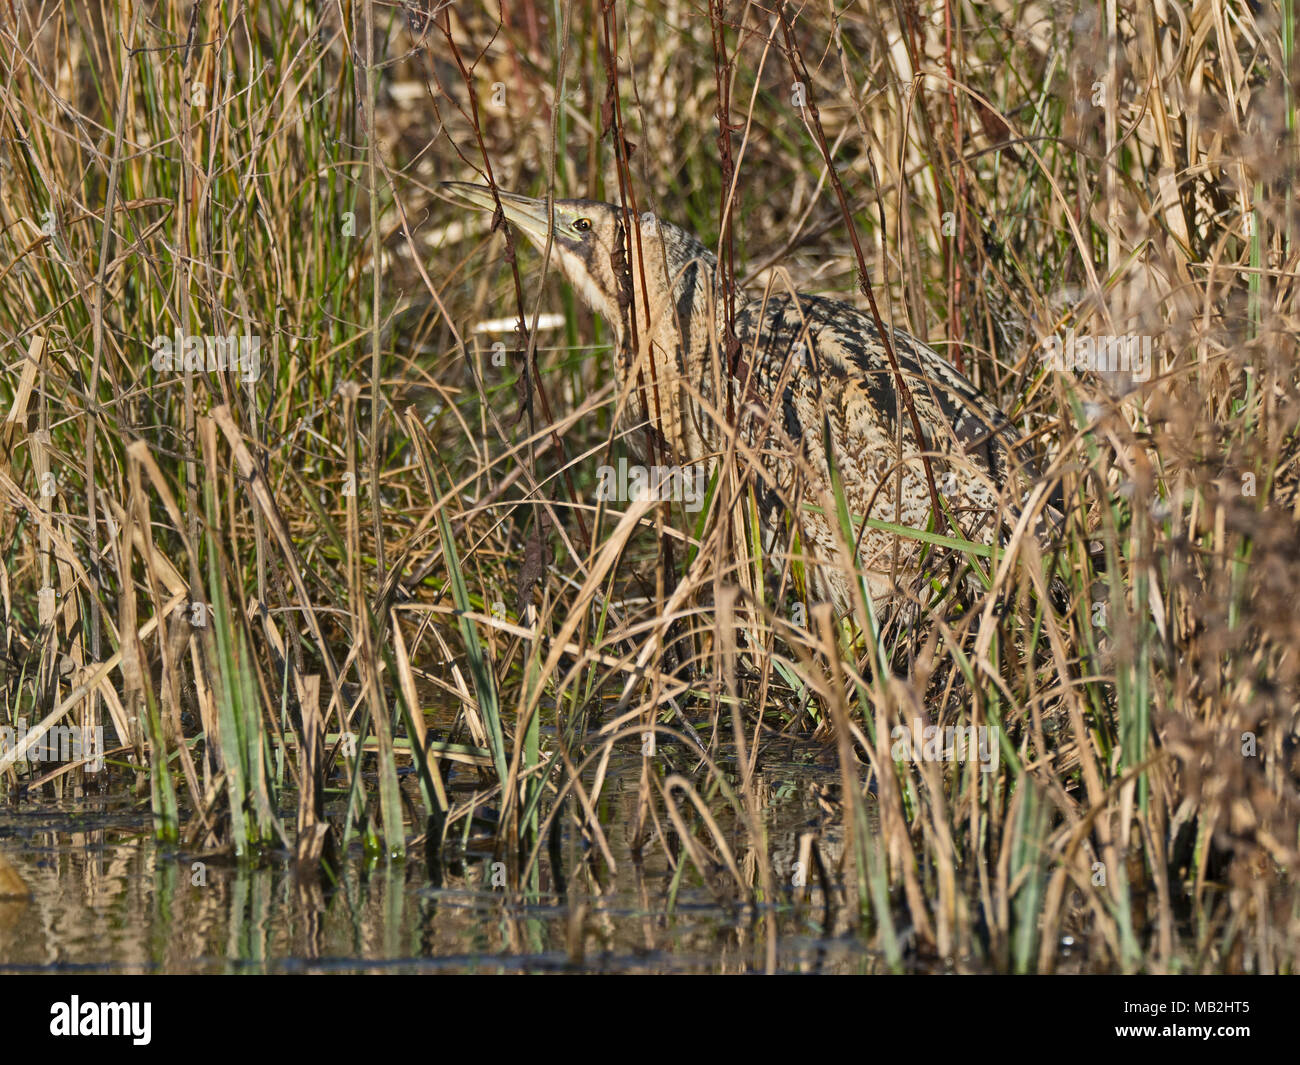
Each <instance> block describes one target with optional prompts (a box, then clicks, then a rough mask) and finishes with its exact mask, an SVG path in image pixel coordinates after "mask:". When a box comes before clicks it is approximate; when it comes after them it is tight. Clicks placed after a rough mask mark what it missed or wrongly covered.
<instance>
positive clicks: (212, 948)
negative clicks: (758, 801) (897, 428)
mask: <svg viewBox="0 0 1300 1065" xmlns="http://www.w3.org/2000/svg"><path fill="white" fill-rule="evenodd" d="M641 768H642V767H641V760H640V758H639V757H633V756H632V755H628V756H626V757H623V756H621V755H620V756H619V757H617V758H616V759H615V760H614V761H613V762H611V765H610V768H609V776H608V779H607V783H606V785H605V793H604V796H603V798H602V802H601V804H600V809H601V819H602V826H603V829H604V832H605V835H606V838H607V840H608V843H609V846H610V849H611V852H612V853H613V856H614V858H615V863H616V871H613V872H610V871H609V870H608V869H606V868H604V865H603V863H601V869H600V872H599V873H598V874H592V875H581V876H577V877H572V878H570V879H568V880H567V886H566V888H565V890H563V891H560V890H557V889H556V887H555V882H554V878H553V877H552V876H550V875H549V874H545V875H543V877H542V879H541V880H540V881H539V886H538V889H537V890H536V891H535V892H531V893H521V894H515V895H513V896H512V895H508V894H507V892H506V891H505V890H503V889H501V888H494V887H492V881H493V872H494V867H493V855H492V853H491V852H490V850H489V849H488V848H486V847H484V848H483V849H482V852H481V853H480V852H478V851H476V849H475V843H474V842H473V840H471V841H470V842H469V843H468V844H461V843H460V842H458V843H457V844H456V845H455V846H454V847H452V846H449V847H448V848H447V850H446V851H445V853H444V859H443V860H442V861H441V862H439V863H438V866H437V867H435V868H433V869H431V867H430V865H429V863H428V862H427V861H426V858H425V856H424V854H423V852H422V848H420V847H419V846H416V847H413V848H412V849H411V853H410V855H409V856H408V858H407V859H406V860H404V861H390V860H388V859H386V858H382V857H381V858H378V859H373V858H371V859H367V858H366V857H365V856H364V854H363V853H362V851H361V848H360V847H359V845H357V844H355V843H354V844H353V845H352V847H351V848H350V850H349V856H348V858H347V860H346V861H345V863H344V869H343V876H342V878H341V880H340V882H339V883H338V884H336V885H329V886H325V887H322V886H321V885H320V884H318V883H313V882H308V881H305V880H303V879H301V878H300V877H298V875H297V874H296V872H295V869H294V866H293V863H292V861H291V860H290V858H289V856H288V854H283V853H281V854H276V853H272V854H269V855H264V856H263V857H262V858H261V859H260V860H259V861H257V862H255V863H246V864H244V865H240V864H236V863H233V862H230V861H222V860H218V859H214V858H211V857H206V858H205V857H203V856H200V855H195V854H189V853H185V852H184V851H183V850H176V849H170V848H164V847H161V846H159V845H158V844H156V843H155V842H154V840H153V835H152V828H151V820H150V814H149V803H148V796H147V791H146V792H145V794H144V795H143V796H140V797H134V798H133V797H132V795H131V794H130V793H129V791H128V790H126V789H125V788H122V789H120V790H116V791H114V790H110V791H109V792H108V793H106V794H102V795H90V796H82V797H80V798H76V799H73V798H71V797H68V796H65V797H63V798H54V797H51V796H49V795H45V796H28V797H26V798H22V799H18V798H16V797H14V796H12V795H11V796H10V797H9V798H8V799H7V800H5V801H4V802H3V804H0V853H2V854H3V855H4V856H5V857H6V858H7V859H8V861H9V863H10V864H11V865H12V866H13V867H14V868H15V869H16V870H17V871H18V872H19V874H20V875H21V876H22V877H23V879H24V880H25V881H26V882H27V884H28V886H29V887H30V888H31V897H30V899H29V900H28V901H26V902H21V901H18V902H0V971H7V972H33V971H45V972H166V973H264V972H303V971H325V972H381V971H385V972H386V971H405V972H533V971H576V972H593V971H595V972H627V973H665V972H745V971H755V972H758V971H764V970H766V969H769V968H775V969H777V970H784V971H803V972H869V971H875V970H878V969H880V968H881V967H882V963H881V962H880V960H879V959H878V958H877V957H876V956H874V955H873V954H871V953H870V952H868V951H867V950H866V949H864V947H863V946H862V944H861V941H860V939H859V938H858V937H857V935H855V934H854V933H853V932H852V931H851V930H850V929H849V928H848V923H847V920H846V919H845V917H844V915H843V914H837V913H835V912H834V910H833V909H832V910H831V911H828V910H827V909H826V908H825V906H824V901H825V900H824V899H823V898H822V896H821V892H820V891H819V890H817V888H816V885H815V884H813V885H810V886H809V890H808V892H807V893H806V895H804V897H803V898H802V899H800V898H797V897H796V896H795V895H794V894H792V893H791V892H790V891H789V890H778V892H777V896H778V897H777V900H776V903H775V905H774V906H772V907H770V908H763V907H756V906H751V905H745V904H741V903H734V902H729V901H727V900H726V899H725V898H724V897H722V895H720V894H715V893H714V891H713V890H710V887H709V886H708V885H706V884H704V883H703V882H702V881H701V880H700V878H699V877H698V875H697V874H696V872H695V870H694V869H693V867H690V866H689V863H687V868H686V872H685V874H684V875H683V876H681V877H680V878H677V877H675V875H674V868H673V861H672V860H671V859H670V857H669V855H668V854H667V853H666V852H665V849H664V846H663V844H662V842H661V841H658V840H652V841H651V842H649V843H647V844H646V845H644V846H642V847H639V848H634V847H633V840H632V838H631V837H632V822H633V819H634V816H635V811H636V807H637V802H638V794H639V783H640V774H641ZM760 778H761V779H760V780H759V788H760V795H761V798H762V801H763V803H764V805H765V810H766V820H767V829H768V839H769V846H770V848H771V851H772V855H773V865H774V866H775V867H776V868H777V870H778V872H779V873H781V874H782V875H784V874H786V873H788V871H789V869H790V867H791V865H792V863H793V861H794V856H795V851H796V847H797V842H798V839H799V837H800V835H801V833H804V832H806V831H807V830H808V828H809V826H810V825H813V824H814V823H818V819H819V818H822V819H823V823H822V824H821V827H820V833H821V835H820V839H821V844H820V846H821V847H822V848H823V850H838V832H839V826H838V824H837V823H836V824H826V823H824V822H825V814H824V811H823V810H822V809H821V808H820V807H819V804H818V802H817V799H816V792H817V789H818V788H822V787H829V786H831V785H832V784H833V783H834V781H835V779H836V774H835V773H834V770H833V768H832V766H831V762H830V759H829V752H827V751H826V750H825V749H823V748H821V747H819V746H817V745H812V744H790V743H786V742H785V741H781V742H779V743H778V744H777V745H775V746H772V747H770V748H767V749H765V752H764V759H763V765H762V769H761V772H760ZM715 809H716V806H715ZM654 814H655V816H656V817H657V819H658V821H659V823H660V824H663V825H667V824H668V823H669V821H668V819H667V817H666V816H665V811H664V810H663V809H662V808H660V809H657V810H655V811H654ZM289 821H290V823H292V814H290V815H289ZM720 823H722V825H723V827H724V829H726V830H727V831H728V832H729V840H730V843H731V846H732V848H733V850H734V852H735V856H736V861H737V862H738V863H739V864H740V865H741V867H742V869H744V870H745V871H746V873H748V872H749V871H750V869H752V864H749V865H747V864H746V863H753V861H754V860H755V854H754V852H753V851H752V849H747V844H746V841H745V839H744V838H743V835H741V834H740V833H739V832H738V829H737V826H736V825H735V824H730V825H729V824H727V822H725V821H724V820H722V818H721V817H720ZM570 824H572V822H571V823H570ZM570 850H571V852H572V849H570ZM543 864H544V865H545V864H546V861H545V859H544V860H543ZM582 864H583V863H582V862H581V861H580V862H579V865H580V866H581V865H582ZM588 864H591V863H588Z"/></svg>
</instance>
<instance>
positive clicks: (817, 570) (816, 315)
mask: <svg viewBox="0 0 1300 1065" xmlns="http://www.w3.org/2000/svg"><path fill="white" fill-rule="evenodd" d="M442 188H443V190H444V193H445V194H446V195H447V196H448V197H450V198H454V199H455V200H456V201H458V202H461V203H464V204H468V205H470V206H473V207H477V208H480V209H485V210H490V211H494V210H495V209H496V204H495V201H494V199H493V196H492V192H491V190H490V189H488V188H485V187H482V186H477V185H468V184H464V183H460V182H444V183H443V185H442ZM499 196H500V200H501V208H502V211H503V213H504V215H505V218H506V220H507V221H509V222H510V223H512V224H513V225H515V226H516V227H517V228H518V229H519V230H521V231H522V232H523V233H524V234H525V236H527V237H528V238H529V240H530V241H531V242H532V243H533V244H535V245H536V246H537V247H539V248H545V246H546V244H547V236H548V231H549V232H551V233H552V234H553V244H552V256H553V261H554V262H555V263H556V265H558V267H559V269H560V271H561V273H563V275H564V276H565V278H566V279H567V280H568V281H569V282H570V283H571V284H572V285H573V287H574V289H575V290H576V292H577V293H578V295H579V296H580V297H581V298H582V299H583V300H584V301H585V302H586V303H587V304H588V306H590V307H591V309H592V310H593V311H595V312H596V313H597V314H599V315H601V317H603V318H604V319H605V320H606V321H607V322H609V324H610V325H611V326H612V327H613V329H614V332H615V351H616V358H615V361H616V370H617V383H618V385H619V387H620V389H621V390H623V391H626V392H629V396H628V401H627V402H626V404H625V405H624V409H623V414H622V416H621V418H620V423H619V427H620V429H622V430H627V432H626V435H625V439H626V440H627V442H628V444H629V445H630V446H631V447H632V449H633V451H634V452H635V453H636V454H637V456H638V458H639V459H640V460H641V461H643V462H646V463H647V464H649V463H650V462H651V461H652V460H657V461H659V462H665V463H672V464H678V465H689V464H695V463H701V462H702V463H706V464H708V463H711V462H713V461H716V459H717V457H718V456H719V455H720V454H721V453H722V452H723V451H724V449H725V448H726V447H727V444H728V439H729V436H730V435H731V434H730V433H729V432H728V431H726V430H725V429H724V428H723V427H724V426H727V425H729V424H734V425H735V427H736V429H737V430H738V432H737V433H736V437H737V439H738V441H739V444H740V445H741V446H743V448H745V449H747V450H748V451H749V453H750V454H751V455H753V456H756V458H757V462H756V463H753V464H752V465H754V466H755V467H756V469H757V472H758V476H756V477H755V489H756V494H757V497H758V500H759V504H760V509H761V513H762V516H763V519H764V521H765V523H766V525H767V528H768V532H769V547H771V546H772V545H774V544H776V543H780V542H783V540H780V539H779V538H778V534H779V533H780V531H781V529H782V526H783V525H784V519H785V517H786V516H795V517H796V518H797V523H798V528H799V531H800V537H801V540H802V543H803V544H804V545H805V549H806V550H808V551H809V553H810V554H811V555H813V556H814V557H815V560H816V561H817V562H818V565H817V566H815V567H812V568H810V571H809V584H810V590H811V592H812V593H813V595H814V597H817V598H830V599H832V600H834V601H835V602H836V603H837V604H838V605H839V606H840V607H844V606H845V605H847V603H848V601H849V592H848V588H849V585H848V579H847V576H846V573H847V567H846V566H845V564H844V561H843V554H842V552H840V551H839V549H838V546H837V545H838V542H839V541H838V540H837V536H836V532H835V529H834V527H833V526H832V524H831V520H828V518H827V517H825V516H824V514H830V515H832V518H833V515H834V508H833V503H832V502H831V495H830V487H831V484H832V480H831V470H830V464H829V462H828V455H830V456H833V458H834V462H835V464H836V466H837V468H838V471H839V474H840V477H841V479H842V482H843V485H844V489H845V492H844V494H845V498H846V500H847V502H848V505H849V509H850V511H851V513H852V514H853V516H854V518H855V519H858V518H861V517H863V516H869V517H871V518H875V519H878V520H880V521H884V522H890V523H893V524H897V525H903V526H909V527H912V528H918V529H919V528H925V527H926V526H927V523H928V521H929V518H930V514H931V510H932V506H931V495H930V490H929V482H928V480H927V477H926V474H925V470H924V466H923V463H922V461H921V458H920V455H921V450H920V448H918V446H917V441H916V437H915V433H914V431H913V427H912V424H911V419H910V416H909V415H908V413H907V412H906V410H905V408H904V406H903V404H902V403H901V401H900V396H899V392H898V389H897V387H896V381H897V379H896V376H895V374H894V371H893V369H892V368H891V366H890V364H889V361H888V358H887V355H886V352H885V348H884V345H883V344H882V342H881V338H880V334H879V331H878V330H877V329H876V327H875V324H874V323H873V321H872V320H871V319H870V318H869V317H867V316H866V315H864V314H862V313H861V312H859V311H857V310H855V309H854V308H853V307H851V306H849V305H848V304H845V303H840V302H837V301H835V300H830V299H824V298H822V297H818V296H807V295H799V296H797V297H795V296H791V295H789V294H786V293H777V292H773V293H770V294H769V295H768V296H767V297H766V298H759V299H752V300H750V301H749V302H745V303H743V305H740V306H739V308H738V310H737V312H736V316H735V335H736V337H737V339H738V340H739V342H740V352H739V357H738V358H737V359H736V361H735V371H734V373H733V372H730V371H729V370H728V369H727V368H726V367H727V359H725V358H724V357H723V356H722V355H721V354H720V353H719V350H718V349H719V338H720V337H722V336H724V335H725V332H724V330H725V318H724V314H723V310H722V307H721V298H720V293H719V286H718V280H717V261H716V259H715V257H714V255H713V253H712V252H710V251H709V250H708V249H707V248H705V246H704V245H703V244H702V243H701V242H700V241H699V240H697V239H696V238H695V237H693V236H691V235H690V234H689V233H687V232H685V231H684V230H682V229H679V228H678V227H677V226H674V225H671V224H669V223H667V222H664V221H662V220H661V219H658V218H656V217H655V216H654V215H652V214H649V213H646V214H643V215H641V216H640V218H639V219H636V220H635V227H634V228H635V232H634V233H633V237H634V239H633V240H632V241H631V242H629V246H630V249H631V254H630V258H631V265H630V268H627V267H625V266H624V265H623V264H624V262H625V256H624V253H623V247H624V241H623V221H622V220H623V217H624V214H623V212H622V210H621V209H620V208H618V207H615V206H613V205H611V204H607V203H600V202H597V201H592V200H556V201H554V204H553V211H554V214H553V215H552V216H548V213H547V207H546V201H545V200H537V199H530V198H527V197H523V196H516V195H513V194H510V193H504V192H502V193H499ZM549 219H553V222H554V225H553V227H551V226H550V225H548V220H549ZM641 264H644V274H643V273H642V269H641ZM738 295H739V294H738ZM634 315H635V320H633V316H634ZM892 337H893V346H894V351H895V354H896V357H897V359H898V363H899V368H900V370H901V372H902V375H903V377H904V380H905V381H906V382H907V385H908V389H909V391H910V393H911V397H912V402H913V404H914V406H915V410H916V414H917V418H918V421H919V422H920V424H921V428H922V433H923V437H924V447H925V449H926V452H927V453H928V454H929V455H930V457H931V468H932V470H933V475H934V480H935V487H936V489H937V491H938V494H939V496H940V498H941V500H942V503H943V505H944V506H945V507H946V508H948V509H949V511H950V513H951V514H952V515H953V517H954V518H955V519H956V521H957V523H958V525H959V527H960V528H961V529H962V531H963V532H964V534H965V535H966V536H967V537H969V538H970V539H972V540H975V541H976V542H980V543H985V544H989V543H992V542H993V541H994V540H995V539H996V538H997V537H998V536H999V535H1000V534H1001V533H1002V532H1003V531H1004V530H1005V529H1006V528H1007V527H1008V523H1009V522H1011V521H1014V520H1015V517H1016V513H1017V506H1018V504H1019V503H1020V501H1021V497H1022V496H1023V495H1024V490H1025V488H1026V487H1027V479H1026V476H1025V470H1026V469H1027V468H1028V467H1027V466H1026V457H1025V456H1023V455H1021V454H1020V453H1019V452H1018V451H1017V448H1016V440H1015V435H1014V432H1013V430H1012V427H1011V426H1010V424H1009V423H1008V421H1007V419H1006V418H1005V417H1004V416H1003V414H1002V413H1001V411H999V410H998V408H997V407H996V406H995V405H994V404H993V403H991V402H990V401H989V400H988V399H987V398H986V397H985V396H984V395H983V394H982V393H981V392H980V391H979V390H978V389H977V388H975V386H974V385H972V384H971V383H970V382H969V381H968V380H967V379H966V378H965V377H963V376H962V375H961V374H960V373H958V372H957V370H956V369H955V368H954V367H953V366H952V365H951V364H950V363H949V362H948V361H947V360H945V359H944V358H943V357H942V356H940V355H939V354H938V353H936V352H935V351H933V350H932V349H930V348H929V347H927V346H926V345H924V344H922V343H921V342H920V341H918V340H916V339H915V338H913V337H910V336H908V335H907V334H906V333H903V332H901V331H899V330H895V331H894V332H893V335H892ZM634 338H635V345H634V343H633V340H634ZM731 412H734V414H733V413H731ZM647 424H648V425H649V426H650V427H652V430H653V432H652V433H651V434H649V445H650V446H648V442H647V434H646V433H645V432H644V427H645V426H646V425H647ZM827 429H829V432H830V437H831V439H830V440H829V441H828V440H827V439H826V430H827ZM651 446H653V447H654V449H655V450H658V451H659V452H660V453H659V454H658V455H653V456H652V455H649V454H647V452H648V451H649V450H650V449H651ZM743 467H744V459H743V456H742V468H743ZM810 505H811V507H812V508H820V511H821V512H819V511H818V509H810ZM1040 528H1041V526H1040ZM939 531H942V532H947V531H948V528H947V526H946V522H943V521H941V522H940V526H939ZM919 555H920V544H919V543H918V542H917V541H916V540H914V539H909V538H907V537H900V536H898V535H896V534H894V533H891V532H887V531H882V530H877V529H868V530H867V531H866V532H865V534H864V535H863V536H862V537H861V538H860V545H859V550H858V552H857V564H858V566H859V567H860V568H861V570H862V572H863V573H864V575H865V576H866V577H867V581H868V586H869V588H870V590H871V593H872V595H873V597H886V596H889V595H890V594H892V593H893V592H895V591H896V589H897V587H898V585H899V584H900V583H901V581H902V580H903V579H904V578H905V577H907V576H909V575H911V574H914V573H915V572H916V569H917V563H918V560H919Z"/></svg>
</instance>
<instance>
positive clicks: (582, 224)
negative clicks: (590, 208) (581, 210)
mask: <svg viewBox="0 0 1300 1065" xmlns="http://www.w3.org/2000/svg"><path fill="white" fill-rule="evenodd" d="M573 228H574V229H576V230H577V231H578V232H579V233H585V232H587V230H589V229H590V228H591V219H590V218H579V219H578V220H577V221H576V222H574V223H573Z"/></svg>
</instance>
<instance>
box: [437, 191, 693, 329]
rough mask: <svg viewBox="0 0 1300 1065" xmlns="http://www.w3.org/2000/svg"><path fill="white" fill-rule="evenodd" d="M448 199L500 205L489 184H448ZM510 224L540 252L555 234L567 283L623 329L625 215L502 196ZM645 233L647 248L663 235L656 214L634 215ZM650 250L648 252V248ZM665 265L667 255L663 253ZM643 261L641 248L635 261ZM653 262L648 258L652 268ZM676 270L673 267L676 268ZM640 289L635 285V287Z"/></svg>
mask: <svg viewBox="0 0 1300 1065" xmlns="http://www.w3.org/2000/svg"><path fill="white" fill-rule="evenodd" d="M440 191H441V193H442V195H443V196H444V197H445V198H447V199H449V200H451V201H452V202H453V203H458V204H463V205H467V206H469V207H476V208H478V209H480V210H484V211H495V210H496V200H495V199H494V198H493V195H492V190H491V189H490V188H488V187H487V186H486V185H470V184H467V183H466V182H463V181H444V182H442V184H441V186H440ZM496 195H497V196H499V197H500V199H501V210H502V213H503V214H504V215H505V217H506V221H507V222H509V223H510V224H511V225H513V226H514V227H515V228H516V229H518V230H520V231H521V232H522V233H523V234H524V235H525V236H526V237H527V238H528V239H529V240H530V241H531V242H532V243H533V244H534V245H536V246H537V247H538V248H539V249H543V250H544V249H545V247H546V238H547V234H548V232H550V233H553V234H554V242H553V244H552V248H553V251H552V255H553V256H554V257H555V261H556V262H557V265H558V266H559V268H560V272H561V273H562V274H563V275H564V277H565V279H566V280H567V281H568V282H569V283H570V284H571V285H572V286H573V287H574V290H575V291H576V292H577V293H578V295H579V296H580V297H581V298H582V300H583V301H584V302H585V303H586V304H587V306H588V307H590V308H591V309H592V310H593V311H595V312H596V313H597V314H599V315H600V316H601V317H603V318H604V319H605V320H606V321H608V322H610V323H611V324H613V325H614V326H615V327H616V328H617V327H618V326H619V325H620V322H621V315H620V313H619V303H618V296H619V288H620V284H621V283H625V281H624V280H623V279H620V277H619V276H618V275H619V271H618V269H617V268H616V263H618V262H620V261H621V256H622V254H623V249H624V247H625V243H624V241H623V239H622V227H623V217H624V215H623V211H622V209H621V208H619V207H616V206H614V204H611V203H601V202H600V201H599V200H555V201H554V202H553V205H552V208H551V209H550V210H548V209H547V204H546V201H545V200H535V199H531V198H529V197H527V196H518V195H516V194H514V193H512V192H501V191H498V192H497V194H496ZM633 219H634V224H636V225H637V226H638V227H639V228H640V230H641V238H642V242H643V244H645V243H646V242H648V241H654V243H656V244H658V243H659V241H658V240H657V234H659V233H660V232H661V230H660V226H659V223H658V222H657V220H656V219H655V218H654V216H653V215H650V214H643V215H642V216H641V217H640V218H639V219H637V218H636V217H635V216H633ZM647 250H648V249H647ZM658 255H659V257H660V262H662V261H663V259H662V256H663V252H662V250H658ZM636 257H637V253H636V248H635V247H633V249H632V258H633V260H635V259H636ZM650 261H652V259H651V258H650V257H647V265H649V262H650ZM670 265H671V264H670ZM634 287H635V286H634Z"/></svg>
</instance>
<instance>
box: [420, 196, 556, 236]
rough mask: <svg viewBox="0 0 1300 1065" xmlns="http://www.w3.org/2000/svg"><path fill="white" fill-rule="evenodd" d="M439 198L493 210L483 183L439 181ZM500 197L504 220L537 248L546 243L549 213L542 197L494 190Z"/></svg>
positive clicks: (494, 201)
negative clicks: (534, 197) (536, 198)
mask: <svg viewBox="0 0 1300 1065" xmlns="http://www.w3.org/2000/svg"><path fill="white" fill-rule="evenodd" d="M438 191H439V192H440V193H441V195H442V197H443V199H446V200H450V201H451V202H452V203H458V204H463V205H465V206H467V207H474V208H477V209H478V210H480V211H493V212H495V211H496V209H497V205H496V200H495V199H493V197H492V190H491V189H490V188H488V186H486V185H471V184H469V183H468V182H466V181H443V182H440V183H439V185H438ZM497 196H499V197H500V198H501V210H502V212H503V213H504V214H505V216H506V221H507V222H509V223H510V224H511V225H513V226H518V227H519V229H520V230H521V231H522V232H523V233H524V235H525V236H527V237H528V238H529V239H530V240H532V241H533V242H534V243H536V244H537V245H538V246H539V247H540V246H544V245H545V244H546V234H547V232H548V231H549V230H550V214H549V212H548V211H547V210H546V201H545V200H534V199H530V198H529V197H527V196H517V195H515V194H514V193H513V192H502V191H501V190H500V189H498V190H497Z"/></svg>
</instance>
